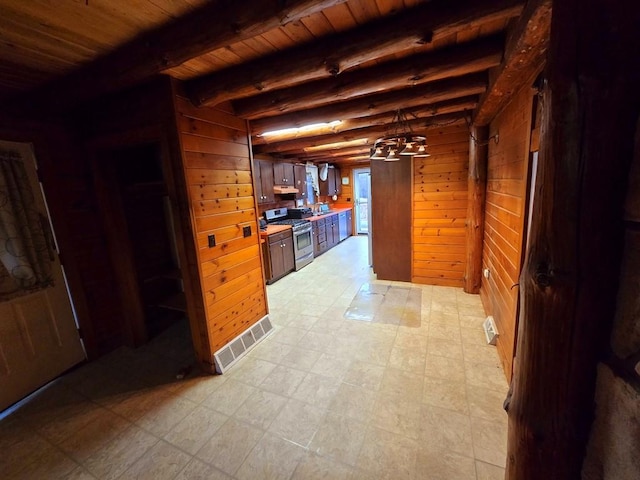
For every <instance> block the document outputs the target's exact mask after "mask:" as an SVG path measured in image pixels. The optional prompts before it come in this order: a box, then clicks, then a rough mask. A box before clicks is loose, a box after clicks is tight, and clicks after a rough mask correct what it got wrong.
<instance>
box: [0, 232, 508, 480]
mask: <svg viewBox="0 0 640 480" xmlns="http://www.w3.org/2000/svg"><path fill="white" fill-rule="evenodd" d="M366 245H367V243H366V238H363V237H351V238H349V239H348V240H346V241H345V242H344V243H343V244H341V245H339V246H338V247H336V248H334V249H332V250H330V251H329V252H327V253H326V254H325V255H323V256H322V257H320V258H318V259H316V260H315V261H314V262H313V263H312V264H310V265H309V266H307V267H305V268H304V269H303V270H301V271H300V272H296V273H293V274H291V275H289V276H287V277H285V278H283V279H282V280H280V281H278V282H276V283H275V284H274V285H271V286H269V287H268V296H269V303H270V308H271V314H270V318H271V320H272V322H273V323H274V325H275V326H276V329H275V331H274V332H273V334H272V335H271V336H270V337H269V338H268V339H266V340H265V341H264V342H262V343H261V344H260V345H258V346H257V347H256V348H254V349H253V350H252V351H251V352H250V354H249V355H248V356H247V357H245V358H244V359H243V360H241V361H240V362H239V363H238V364H237V365H235V366H234V367H232V369H230V370H229V372H228V373H227V374H225V375H222V376H215V377H213V376H200V375H199V374H198V373H197V372H195V371H191V372H189V371H188V368H186V369H185V367H188V366H189V364H190V361H191V358H192V353H191V347H190V340H189V334H188V331H187V329H186V328H185V325H183V324H180V325H176V326H175V327H173V328H172V329H170V330H169V331H167V332H165V333H164V334H163V335H161V336H160V337H158V338H156V339H155V340H154V341H152V342H151V343H150V344H148V345H147V346H145V347H143V348H140V349H137V350H135V351H133V350H130V349H126V348H122V349H119V350H117V351H116V352H113V353H112V354H110V355H108V356H106V357H104V358H102V359H100V360H99V361H97V362H93V363H91V364H88V365H86V366H83V367H81V368H79V369H77V370H75V371H74V372H72V373H70V374H68V375H66V376H64V377H63V378H61V379H59V380H57V381H56V382H54V383H53V384H52V385H51V386H49V387H48V388H47V389H45V390H44V391H43V392H41V393H40V394H39V395H38V396H37V397H36V398H34V399H33V400H32V401H30V402H29V403H27V404H26V405H25V406H24V407H22V408H20V409H19V410H18V411H17V412H15V413H13V414H12V415H10V416H8V417H7V418H5V419H4V420H2V421H1V422H0V452H2V455H0V472H2V474H1V476H2V478H3V479H14V478H19V479H49V478H65V479H94V478H99V479H116V478H120V479H134V478H136V479H137V478H140V479H142V478H145V479H154V480H160V479H181V480H182V479H214V480H222V479H237V480H254V479H295V480H299V479H309V480H312V479H332V480H333V479H336V480H338V479H367V480H368V479H394V480H395V479H433V480H436V479H441V480H457V479H460V480H467V479H469V480H470V479H477V480H494V479H495V480H497V479H502V478H503V475H504V470H503V467H504V463H505V449H506V447H505V445H506V430H507V427H506V415H505V414H504V412H503V411H502V408H501V405H502V400H503V398H504V396H505V394H506V391H507V384H506V381H505V378H504V376H503V374H502V371H501V369H500V366H499V362H498V357H497V353H496V351H495V349H494V347H490V346H486V344H485V341H484V337H483V332H482V329H481V323H482V320H483V312H482V308H481V306H480V302H479V298H478V297H477V296H473V295H466V294H464V293H463V292H462V291H461V290H460V289H456V288H444V287H431V286H419V285H413V284H407V283H400V282H379V281H376V280H375V279H374V277H373V276H372V275H371V273H370V270H369V268H368V267H367V263H368V262H367V251H366ZM184 373H186V377H185V378H184V379H181V380H178V379H177V378H176V375H177V374H184Z"/></svg>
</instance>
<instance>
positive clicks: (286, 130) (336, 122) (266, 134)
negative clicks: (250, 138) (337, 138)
mask: <svg viewBox="0 0 640 480" xmlns="http://www.w3.org/2000/svg"><path fill="white" fill-rule="evenodd" d="M341 123H342V120H333V121H331V122H323V123H312V124H310V125H303V126H302V127H293V128H282V129H280V130H271V131H269V132H264V133H263V134H261V135H260V136H261V137H269V136H275V135H293V134H296V133H302V132H310V131H313V130H320V129H322V128H333V127H336V126H338V125H340V124H341Z"/></svg>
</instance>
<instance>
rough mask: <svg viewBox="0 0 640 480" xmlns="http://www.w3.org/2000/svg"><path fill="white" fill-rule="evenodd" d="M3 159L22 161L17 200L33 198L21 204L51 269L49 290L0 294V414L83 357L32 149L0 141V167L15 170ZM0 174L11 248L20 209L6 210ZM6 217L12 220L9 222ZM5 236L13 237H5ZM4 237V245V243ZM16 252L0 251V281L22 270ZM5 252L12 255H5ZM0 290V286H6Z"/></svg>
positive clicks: (0, 201) (1, 208)
mask: <svg viewBox="0 0 640 480" xmlns="http://www.w3.org/2000/svg"><path fill="white" fill-rule="evenodd" d="M8 159H10V161H11V162H20V161H21V162H22V164H23V165H24V167H25V168H24V170H20V174H19V176H21V178H23V179H24V180H25V182H24V184H25V185H28V186H27V188H26V190H22V191H21V198H22V197H24V198H26V197H31V198H32V201H29V199H27V201H25V203H24V205H27V203H29V204H30V205H31V207H32V210H31V211H32V214H35V215H36V217H37V218H40V220H41V224H43V227H42V230H41V231H43V232H45V233H46V234H47V235H46V238H49V239H50V240H51V241H50V242H48V245H49V247H50V248H49V249H48V253H47V254H46V255H45V256H47V257H48V261H49V265H50V267H49V270H50V272H49V273H48V275H47V276H48V278H49V279H50V280H51V283H52V286H48V287H44V288H42V289H40V290H37V291H32V293H27V294H21V293H19V292H20V290H16V292H18V293H16V292H14V293H8V291H7V290H5V289H3V290H2V293H1V295H2V296H0V411H2V410H4V409H5V408H6V407H8V406H10V405H11V404H13V403H15V402H16V401H18V400H20V399H21V398H23V397H25V396H27V395H28V394H29V393H31V392H33V391H34V390H36V389H38V388H39V387H41V386H42V385H44V384H46V383H47V382H48V381H50V380H52V379H54V378H55V377H57V376H58V375H60V374H61V373H62V372H64V371H65V370H67V369H69V368H71V367H72V366H74V365H76V364H77V363H79V362H81V361H82V360H84V358H85V353H84V349H83V348H82V344H81V341H80V337H79V335H78V329H77V326H76V322H75V318H74V314H73V310H72V307H71V302H70V300H69V295H68V292H67V286H66V283H65V279H64V275H63V271H62V267H61V266H60V261H59V259H58V252H57V251H56V249H55V239H54V237H53V232H52V230H51V231H49V229H50V223H48V219H49V216H48V212H47V208H46V206H45V201H44V198H43V196H42V190H41V188H40V184H39V182H38V177H37V173H36V163H35V157H34V155H33V151H32V148H31V145H30V144H26V143H14V142H3V141H0V162H3V165H0V167H6V168H8V169H9V170H11V169H12V167H10V166H9V165H13V166H15V165H16V163H12V164H10V163H9V161H8ZM14 170H15V169H14ZM6 171H7V170H5V172H6ZM23 174H24V175H23ZM0 175H3V176H2V177H1V178H0V215H2V219H0V221H2V222H4V224H3V225H0V228H2V229H3V230H2V232H0V234H2V239H3V240H4V243H5V244H6V245H10V244H11V243H12V242H13V239H12V238H10V237H11V236H12V235H13V234H15V232H16V231H19V230H21V229H20V228H18V229H12V227H11V225H10V223H11V219H12V218H15V213H16V212H19V211H20V209H19V208H18V209H16V208H14V207H7V205H8V203H7V202H8V201H9V200H8V197H9V196H10V195H9V190H10V187H8V185H10V184H11V180H7V179H8V178H9V176H10V175H8V176H7V175H4V174H3V172H0ZM25 177H26V178H25ZM29 186H30V189H29V188H28V187H29ZM25 192H26V193H25ZM14 197H15V196H14ZM13 205H15V202H13ZM11 215H14V216H13V217H11ZM25 216H26V215H25ZM7 225H9V228H7ZM3 232H4V233H3ZM7 232H13V233H9V234H7ZM20 235H22V233H21V234H20ZM8 237H9V240H6V239H7V238H8ZM16 248H17V247H16ZM16 248H14V247H11V248H6V249H5V248H3V249H0V275H4V277H3V280H6V279H7V278H8V277H9V274H8V272H9V269H11V268H13V269H14V271H16V270H15V269H16V268H22V267H21V266H20V265H18V264H19V263H20V261H19V260H16V261H13V259H12V258H11V254H12V253H15V252H13V251H14V250H16ZM10 250H11V251H12V252H9V251H10ZM16 258H18V256H17V254H16V257H14V259H16ZM16 265H18V266H16ZM2 285H3V287H4V286H5V285H6V284H2Z"/></svg>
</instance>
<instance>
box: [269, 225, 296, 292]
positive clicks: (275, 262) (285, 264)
mask: <svg viewBox="0 0 640 480" xmlns="http://www.w3.org/2000/svg"><path fill="white" fill-rule="evenodd" d="M263 248H264V249H265V251H264V258H265V262H266V265H265V267H266V268H265V275H266V281H267V283H273V282H275V281H276V280H278V279H280V278H282V277H284V276H285V275H286V274H287V273H289V272H291V271H293V270H294V269H295V266H296V264H295V257H294V253H293V234H292V232H291V230H287V231H285V232H280V233H275V234H272V235H269V236H268V237H267V241H266V242H265V243H264V244H263Z"/></svg>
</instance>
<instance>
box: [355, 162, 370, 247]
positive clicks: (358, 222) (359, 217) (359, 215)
mask: <svg viewBox="0 0 640 480" xmlns="http://www.w3.org/2000/svg"><path fill="white" fill-rule="evenodd" d="M353 184H354V192H353V194H354V196H355V207H356V211H355V214H356V218H355V227H356V234H357V235H368V234H369V230H370V225H371V223H370V221H369V220H370V218H371V215H370V209H371V170H370V169H369V168H356V169H354V170H353Z"/></svg>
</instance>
